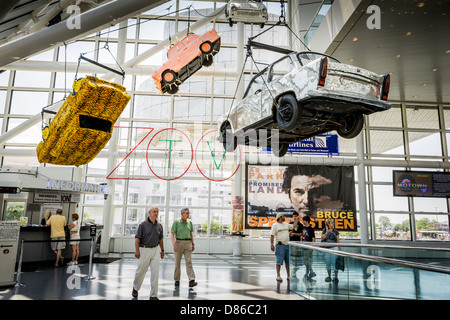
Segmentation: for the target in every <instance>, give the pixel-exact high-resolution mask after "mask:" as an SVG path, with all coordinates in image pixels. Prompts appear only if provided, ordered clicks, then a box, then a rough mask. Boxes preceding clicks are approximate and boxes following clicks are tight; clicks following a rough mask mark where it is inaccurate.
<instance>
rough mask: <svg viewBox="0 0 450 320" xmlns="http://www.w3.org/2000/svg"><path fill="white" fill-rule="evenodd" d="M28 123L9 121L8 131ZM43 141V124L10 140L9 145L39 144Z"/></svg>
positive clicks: (23, 120) (21, 120) (22, 120)
mask: <svg viewBox="0 0 450 320" xmlns="http://www.w3.org/2000/svg"><path fill="white" fill-rule="evenodd" d="M25 121H27V120H26V119H14V118H10V119H9V120H8V130H11V129H13V128H15V127H17V126H18V125H20V124H22V123H24V122H25ZM41 140H42V133H41V124H40V123H39V124H36V125H34V126H33V127H31V128H29V129H27V130H25V131H22V132H20V133H19V134H18V135H17V136H15V137H13V138H11V139H9V140H8V142H7V143H8V144H36V145H37V144H38V143H39V142H41Z"/></svg>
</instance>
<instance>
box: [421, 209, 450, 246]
mask: <svg viewBox="0 0 450 320" xmlns="http://www.w3.org/2000/svg"><path fill="white" fill-rule="evenodd" d="M416 228H417V230H418V231H417V240H419V241H421V240H422V241H423V240H428V241H450V230H449V216H448V215H416Z"/></svg>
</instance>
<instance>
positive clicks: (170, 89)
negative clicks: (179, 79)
mask: <svg viewBox="0 0 450 320" xmlns="http://www.w3.org/2000/svg"><path fill="white" fill-rule="evenodd" d="M166 92H167V93H168V94H175V93H177V92H178V86H177V85H175V84H174V85H171V86H168V87H167V90H166Z"/></svg>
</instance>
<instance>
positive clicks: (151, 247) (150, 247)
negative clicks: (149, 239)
mask: <svg viewBox="0 0 450 320" xmlns="http://www.w3.org/2000/svg"><path fill="white" fill-rule="evenodd" d="M157 246H158V245H156V246H141V245H140V246H139V247H141V248H149V249H153V248H156V247H157Z"/></svg>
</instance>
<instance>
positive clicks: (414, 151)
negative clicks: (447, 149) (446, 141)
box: [408, 132, 442, 156]
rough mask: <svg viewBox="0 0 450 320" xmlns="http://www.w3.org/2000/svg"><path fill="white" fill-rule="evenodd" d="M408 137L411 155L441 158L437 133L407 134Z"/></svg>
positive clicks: (439, 139)
mask: <svg viewBox="0 0 450 320" xmlns="http://www.w3.org/2000/svg"><path fill="white" fill-rule="evenodd" d="M408 136H409V149H410V154H411V155H421V156H442V147H441V136H440V135H439V133H428V132H409V133H408Z"/></svg>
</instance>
